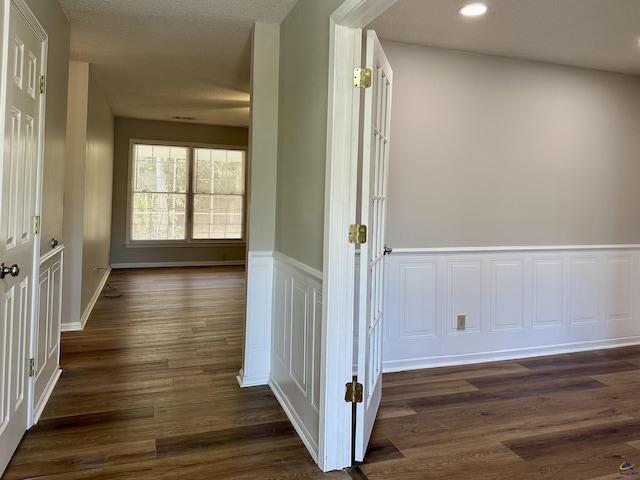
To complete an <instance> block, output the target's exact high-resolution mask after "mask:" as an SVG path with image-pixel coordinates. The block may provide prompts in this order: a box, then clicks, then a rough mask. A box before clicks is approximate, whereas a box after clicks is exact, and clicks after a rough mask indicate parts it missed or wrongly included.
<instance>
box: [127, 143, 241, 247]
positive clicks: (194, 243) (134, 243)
mask: <svg viewBox="0 0 640 480" xmlns="http://www.w3.org/2000/svg"><path fill="white" fill-rule="evenodd" d="M135 145H159V146H167V147H185V148H187V149H188V150H189V153H188V162H187V176H188V178H187V185H188V187H187V193H186V195H187V211H186V217H187V218H186V225H185V233H186V237H187V238H185V239H184V240H133V239H132V238H131V220H132V206H133V184H132V182H133V177H134V169H133V167H134V147H135ZM196 148H210V149H220V150H238V151H242V152H244V194H243V195H242V235H241V237H240V238H220V239H217V238H214V239H209V238H208V239H194V238H191V235H192V229H193V197H194V185H193V168H194V166H193V162H194V151H195V149H196ZM248 168H249V158H248V155H247V147H246V146H238V145H217V144H209V143H195V142H172V141H162V140H144V139H133V138H132V139H130V140H129V172H128V176H127V220H126V222H127V224H126V240H125V247H126V248H148V247H201V246H204V245H216V246H242V245H245V244H246V235H247V203H248V202H247V177H248V174H247V173H248Z"/></svg>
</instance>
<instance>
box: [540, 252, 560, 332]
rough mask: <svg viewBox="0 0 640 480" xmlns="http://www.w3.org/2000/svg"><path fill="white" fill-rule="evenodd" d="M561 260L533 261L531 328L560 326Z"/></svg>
mask: <svg viewBox="0 0 640 480" xmlns="http://www.w3.org/2000/svg"><path fill="white" fill-rule="evenodd" d="M563 296H564V285H563V281H562V258H548V259H540V258H536V259H534V260H533V326H534V327H547V326H554V325H562V305H563Z"/></svg>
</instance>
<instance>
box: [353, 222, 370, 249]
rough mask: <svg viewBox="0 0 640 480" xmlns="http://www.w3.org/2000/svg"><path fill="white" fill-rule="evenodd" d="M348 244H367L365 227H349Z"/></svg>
mask: <svg viewBox="0 0 640 480" xmlns="http://www.w3.org/2000/svg"><path fill="white" fill-rule="evenodd" d="M349 243H355V244H357V245H361V244H363V243H367V226H366V225H360V224H351V225H349Z"/></svg>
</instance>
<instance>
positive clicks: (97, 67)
mask: <svg viewBox="0 0 640 480" xmlns="http://www.w3.org/2000/svg"><path fill="white" fill-rule="evenodd" d="M59 1H60V5H61V6H62V8H63V10H64V11H65V14H66V15H67V18H68V19H69V21H70V23H71V59H72V60H77V61H84V62H89V63H91V64H92V69H93V71H94V72H95V74H96V77H97V79H98V82H99V84H100V85H101V87H102V89H103V90H104V92H105V94H106V95H107V98H108V100H109V102H110V104H111V107H112V109H113V111H114V114H115V115H116V116H119V117H130V118H144V119H154V120H172V117H173V116H180V117H194V120H193V122H196V123H205V124H217V125H231V126H244V125H248V123H249V67H250V57H251V44H250V39H251V30H252V28H253V24H254V23H255V22H256V21H262V22H275V23H280V22H281V21H282V20H283V19H284V17H285V16H286V15H287V14H288V13H289V11H290V10H291V8H292V7H293V5H294V4H295V2H296V0H268V1H266V0H180V1H176V0H59Z"/></svg>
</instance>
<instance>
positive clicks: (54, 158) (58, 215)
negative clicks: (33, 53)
mask: <svg viewBox="0 0 640 480" xmlns="http://www.w3.org/2000/svg"><path fill="white" fill-rule="evenodd" d="M26 3H27V5H28V6H29V8H30V9H31V11H32V12H33V14H34V15H35V16H36V18H37V19H38V21H39V22H40V24H41V25H42V27H43V28H44V30H45V31H46V32H47V35H48V37H49V44H48V59H47V61H48V63H47V87H46V88H47V100H46V117H45V122H46V123H45V128H46V133H45V142H44V148H45V150H44V167H43V168H44V171H43V173H44V177H43V196H42V211H41V217H42V230H41V232H42V235H41V239H40V253H41V254H42V255H43V254H46V253H47V252H49V251H50V250H51V239H52V238H56V239H57V240H58V241H59V242H60V243H63V242H64V238H63V235H62V202H63V192H64V164H65V137H66V124H67V76H68V73H69V36H70V26H69V22H68V21H67V17H66V16H65V15H64V13H63V12H62V9H61V8H60V5H59V4H58V2H57V1H43V0H26Z"/></svg>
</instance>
